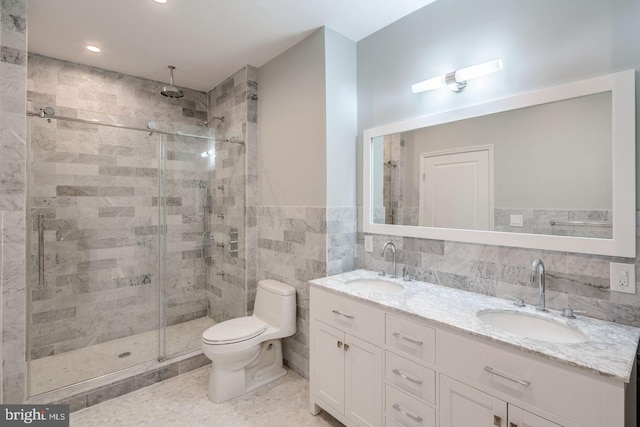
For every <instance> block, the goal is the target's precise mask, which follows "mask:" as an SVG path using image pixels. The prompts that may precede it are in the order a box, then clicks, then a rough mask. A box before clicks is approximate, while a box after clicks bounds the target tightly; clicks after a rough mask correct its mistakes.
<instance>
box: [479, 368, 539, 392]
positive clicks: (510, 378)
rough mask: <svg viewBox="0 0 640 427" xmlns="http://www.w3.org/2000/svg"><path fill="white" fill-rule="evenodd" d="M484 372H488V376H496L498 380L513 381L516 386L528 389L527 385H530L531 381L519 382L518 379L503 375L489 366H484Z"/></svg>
mask: <svg viewBox="0 0 640 427" xmlns="http://www.w3.org/2000/svg"><path fill="white" fill-rule="evenodd" d="M484 370H485V371H487V372H489V373H490V374H493V375H497V376H499V377H500V378H504V379H505V380H509V381H513V382H514V383H518V384H520V385H523V386H525V387H528V386H529V384H531V381H527V380H520V379H518V378H515V377H512V376H511V375H509V374H505V373H504V372H500V371H496V370H495V369H493V368H492V367H491V366H485V367H484Z"/></svg>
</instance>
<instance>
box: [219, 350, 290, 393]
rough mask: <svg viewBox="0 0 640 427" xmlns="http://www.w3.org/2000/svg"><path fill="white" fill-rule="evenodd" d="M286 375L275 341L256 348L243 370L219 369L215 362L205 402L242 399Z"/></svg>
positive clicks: (280, 353) (280, 352)
mask: <svg viewBox="0 0 640 427" xmlns="http://www.w3.org/2000/svg"><path fill="white" fill-rule="evenodd" d="M286 374H287V371H286V369H284V368H283V366H282V343H281V341H280V340H279V339H277V340H270V341H265V342H263V343H261V344H260V352H259V353H258V355H257V356H256V357H255V359H253V360H251V361H250V362H249V364H248V365H247V366H246V367H245V368H240V369H237V370H235V371H232V370H225V369H224V367H223V368H222V369H221V368H220V367H218V366H216V364H215V362H214V363H213V364H212V365H211V374H210V376H209V389H208V393H207V394H208V396H209V400H211V401H212V402H213V403H222V402H226V401H227V400H230V399H233V398H234V397H238V396H242V395H243V394H245V393H248V392H250V391H253V390H255V389H257V388H259V387H262V386H263V385H266V384H269V383H270V382H272V381H275V380H277V379H279V378H282V377H283V376H285V375H286Z"/></svg>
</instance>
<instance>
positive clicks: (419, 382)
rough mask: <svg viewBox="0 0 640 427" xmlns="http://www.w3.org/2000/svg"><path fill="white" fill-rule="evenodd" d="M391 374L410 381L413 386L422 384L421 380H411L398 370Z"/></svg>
mask: <svg viewBox="0 0 640 427" xmlns="http://www.w3.org/2000/svg"><path fill="white" fill-rule="evenodd" d="M391 372H393V373H394V374H396V375H397V376H399V377H400V378H404V379H405V380H407V381H411V382H412V383H414V384H418V385H420V384H422V380H418V379H415V378H412V377H410V376H409V375H407V374H405V373H404V372H402V371H401V370H399V369H394V370H393V371H391Z"/></svg>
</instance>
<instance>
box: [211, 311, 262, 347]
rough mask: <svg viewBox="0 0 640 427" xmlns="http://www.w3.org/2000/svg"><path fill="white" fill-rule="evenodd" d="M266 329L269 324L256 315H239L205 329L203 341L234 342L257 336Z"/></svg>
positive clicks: (214, 342)
mask: <svg viewBox="0 0 640 427" xmlns="http://www.w3.org/2000/svg"><path fill="white" fill-rule="evenodd" d="M266 330H267V324H266V323H264V322H263V321H262V320H260V319H258V318H257V317H255V316H247V317H238V318H236V319H231V320H227V321H224V322H222V323H218V324H217V325H214V326H212V327H210V328H209V329H207V330H206V331H204V333H203V334H202V342H203V343H205V344H210V345H223V344H233V343H237V342H242V341H247V340H250V339H251V338H255V337H257V336H258V335H260V334H262V333H263V332H264V331H266Z"/></svg>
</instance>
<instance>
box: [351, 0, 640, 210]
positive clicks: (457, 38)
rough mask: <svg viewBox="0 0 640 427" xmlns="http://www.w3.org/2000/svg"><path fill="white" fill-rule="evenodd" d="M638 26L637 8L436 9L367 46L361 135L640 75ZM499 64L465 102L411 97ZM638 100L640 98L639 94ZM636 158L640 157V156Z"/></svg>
mask: <svg viewBox="0 0 640 427" xmlns="http://www.w3.org/2000/svg"><path fill="white" fill-rule="evenodd" d="M638 16H640V3H639V2H637V1H634V0H607V1H602V0H566V1H562V2H558V1H554V0H540V1H538V0H525V1H518V2H512V1H508V0H486V1H482V2H477V1H473V0H448V1H440V2H435V3H432V4H430V5H428V6H426V7H424V8H422V9H420V10H418V11H416V12H414V13H412V14H411V15H408V16H407V17H405V18H403V19H401V20H399V21H397V22H395V23H393V24H391V25H389V26H388V27H386V28H384V29H382V30H380V31H378V32H376V33H374V34H372V35H371V36H369V37H367V38H365V39H363V40H361V41H359V42H358V134H359V135H361V134H362V131H363V130H364V129H367V128H370V127H374V126H379V125H382V124H385V123H390V122H395V121H399V120H404V119H408V118H412V117H418V116H421V115H426V114H431V113H436V112H441V111H446V110H450V109H455V108H460V107H464V106H468V105H473V104H477V103H481V102H486V101H487V100H491V99H497V98H501V97H505V96H510V95H514V94H518V93H523V92H528V91H533V90H536V89H540V88H545V87H551V86H555V85H559V84H563V83H569V82H573V81H576V80H582V79H586V78H590V77H596V76H600V75H604V74H609V73H612V72H617V71H623V70H628V69H640V50H638V40H639V39H640V26H638V25H637V21H638V18H637V17H638ZM493 58H502V60H503V62H504V69H503V70H502V71H501V72H499V73H496V74H493V75H490V76H487V77H484V78H482V79H478V80H476V81H473V82H471V83H470V84H469V86H468V87H467V88H466V89H465V91H464V92H462V93H459V94H455V93H452V92H450V91H448V90H446V89H442V90H437V91H431V92H426V93H422V94H414V93H412V92H411V85H412V84H413V83H416V82H418V81H421V80H424V79H426V78H430V77H432V76H435V75H438V74H442V73H445V72H449V71H453V70H455V69H456V68H461V67H464V66H467V65H473V64H478V63H482V62H485V61H487V60H490V59H493ZM636 91H637V93H638V94H640V87H638V85H637V87H636ZM637 98H638V99H640V96H637ZM638 114H639V117H640V110H639V111H638ZM636 153H637V156H638V157H640V150H636ZM358 176H359V175H358ZM639 177H640V175H639ZM638 179H639V180H640V178H638ZM639 182H640V181H639ZM638 188H639V189H640V185H639V186H638ZM358 200H359V201H361V200H362V199H361V195H358ZM637 200H638V203H640V198H637Z"/></svg>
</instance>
